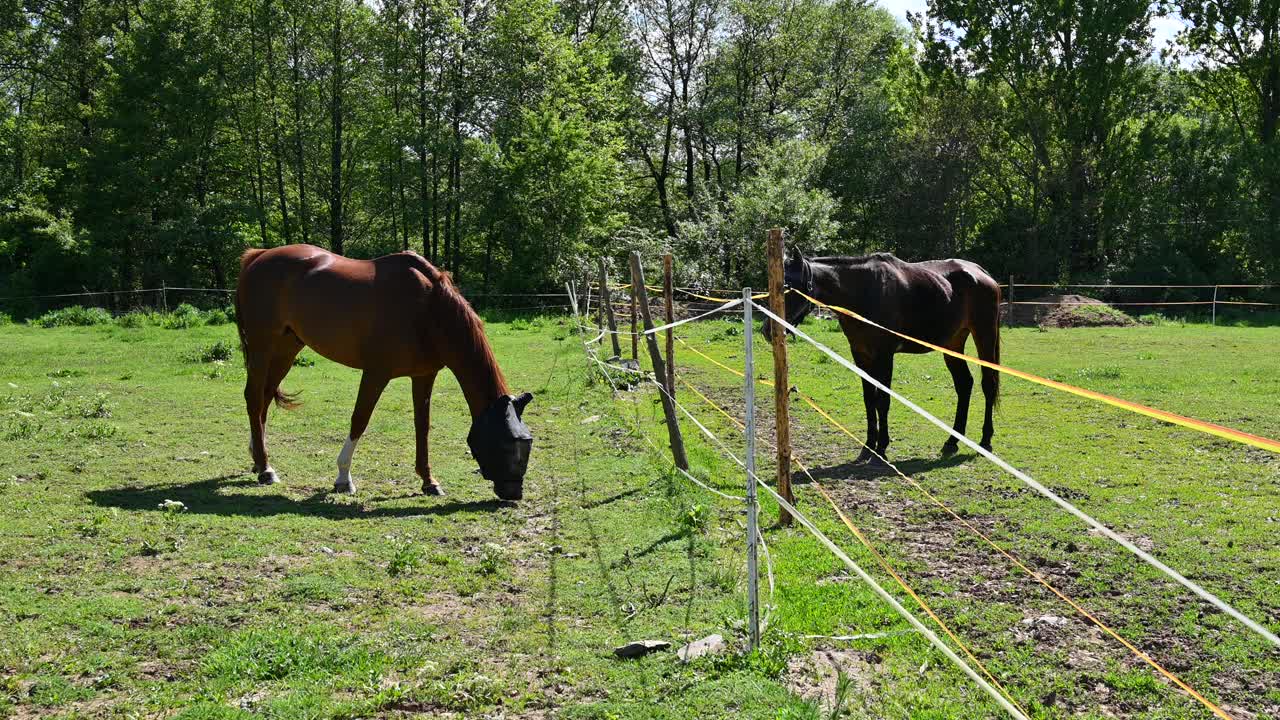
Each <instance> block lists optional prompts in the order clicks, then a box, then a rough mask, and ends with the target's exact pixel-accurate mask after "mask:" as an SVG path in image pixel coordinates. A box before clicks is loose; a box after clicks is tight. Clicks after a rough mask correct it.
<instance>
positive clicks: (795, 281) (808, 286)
mask: <svg viewBox="0 0 1280 720" xmlns="http://www.w3.org/2000/svg"><path fill="white" fill-rule="evenodd" d="M782 283H783V286H784V287H785V288H787V289H788V290H793V291H795V290H798V291H800V292H802V293H804V294H805V295H809V296H812V295H813V269H812V268H811V267H809V262H808V261H807V260H805V258H804V255H802V254H801V253H800V251H799V250H798V249H796V248H794V247H793V248H790V249H789V250H787V256H786V259H785V260H784V261H783V265H782ZM785 303H786V310H785V312H784V313H783V317H785V318H786V320H787V322H789V323H791V324H792V325H799V324H800V323H801V322H802V321H803V320H804V318H805V316H806V315H808V314H809V311H810V310H812V309H813V303H811V302H809V301H808V300H806V299H805V298H804V297H803V296H801V295H800V294H799V293H797V292H789V293H787V294H786V299H785ZM773 327H774V323H773V322H771V321H769V320H765V322H764V326H763V327H762V328H761V329H762V331H763V333H764V338H765V339H766V340H770V341H772V340H773ZM784 332H785V331H784Z"/></svg>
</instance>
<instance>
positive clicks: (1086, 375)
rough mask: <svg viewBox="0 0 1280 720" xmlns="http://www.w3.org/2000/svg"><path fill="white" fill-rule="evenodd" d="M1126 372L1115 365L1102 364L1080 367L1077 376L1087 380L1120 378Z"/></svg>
mask: <svg viewBox="0 0 1280 720" xmlns="http://www.w3.org/2000/svg"><path fill="white" fill-rule="evenodd" d="M1123 375H1124V373H1123V372H1122V371H1121V370H1120V368H1118V367H1116V366H1115V365H1101V366H1099V367H1086V368H1080V369H1079V370H1077V371H1076V376H1078V377H1081V378H1083V379H1085V380H1118V379H1120V378H1121V377H1122V376H1123Z"/></svg>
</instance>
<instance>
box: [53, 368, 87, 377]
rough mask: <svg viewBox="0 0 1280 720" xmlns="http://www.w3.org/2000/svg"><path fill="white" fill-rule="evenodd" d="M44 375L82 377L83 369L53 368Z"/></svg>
mask: <svg viewBox="0 0 1280 720" xmlns="http://www.w3.org/2000/svg"><path fill="white" fill-rule="evenodd" d="M45 376H46V377H51V378H73V377H83V376H84V371H83V370H72V369H70V368H63V369H61V370H54V371H53V372H48V373H45Z"/></svg>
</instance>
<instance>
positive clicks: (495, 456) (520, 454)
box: [467, 393, 533, 500]
mask: <svg viewBox="0 0 1280 720" xmlns="http://www.w3.org/2000/svg"><path fill="white" fill-rule="evenodd" d="M531 400H533V395H532V394H531V393H524V394H523V395H519V396H516V397H513V396H511V395H503V396H501V397H499V398H498V399H497V400H495V401H494V402H493V404H492V405H490V406H489V408H488V409H487V410H485V411H484V412H483V413H481V414H480V416H479V417H477V418H476V419H475V421H473V422H472V423H471V432H469V433H467V446H468V447H470V448H471V455H472V457H474V458H475V459H476V463H477V464H479V465H480V474H481V475H483V476H484V478H485V479H486V480H488V481H489V482H492V483H493V492H494V494H495V495H497V496H498V497H499V498H500V499H502V500H519V499H520V498H522V497H524V473H525V471H526V470H527V469H528V468H529V451H530V450H531V449H532V448H533V433H531V432H530V431H529V426H528V425H525V424H524V420H523V419H522V417H523V416H524V408H525V406H526V405H528V404H529V402H530V401H531Z"/></svg>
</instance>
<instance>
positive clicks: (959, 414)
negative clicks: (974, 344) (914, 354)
mask: <svg viewBox="0 0 1280 720" xmlns="http://www.w3.org/2000/svg"><path fill="white" fill-rule="evenodd" d="M950 349H952V350H955V351H957V352H964V341H963V340H961V342H960V343H958V345H957V344H955V343H953V344H952V346H951V348H950ZM942 359H943V361H944V362H946V364H947V369H948V370H950V371H951V382H952V383H953V384H954V385H955V386H956V421H955V423H954V424H953V426H952V427H953V429H954V430H955V431H956V432H957V433H959V434H961V435H963V434H964V432H965V428H966V427H968V425H969V398H970V397H971V396H972V395H973V373H971V372H970V371H969V363H968V362H966V361H964V360H961V359H960V358H955V357H951V356H950V355H943V356H942ZM959 449H960V441H959V440H956V438H955V436H954V435H953V436H951V437H949V438H947V441H946V442H945V443H943V445H942V454H943V455H954V454H955V453H956V451H958V450H959Z"/></svg>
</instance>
